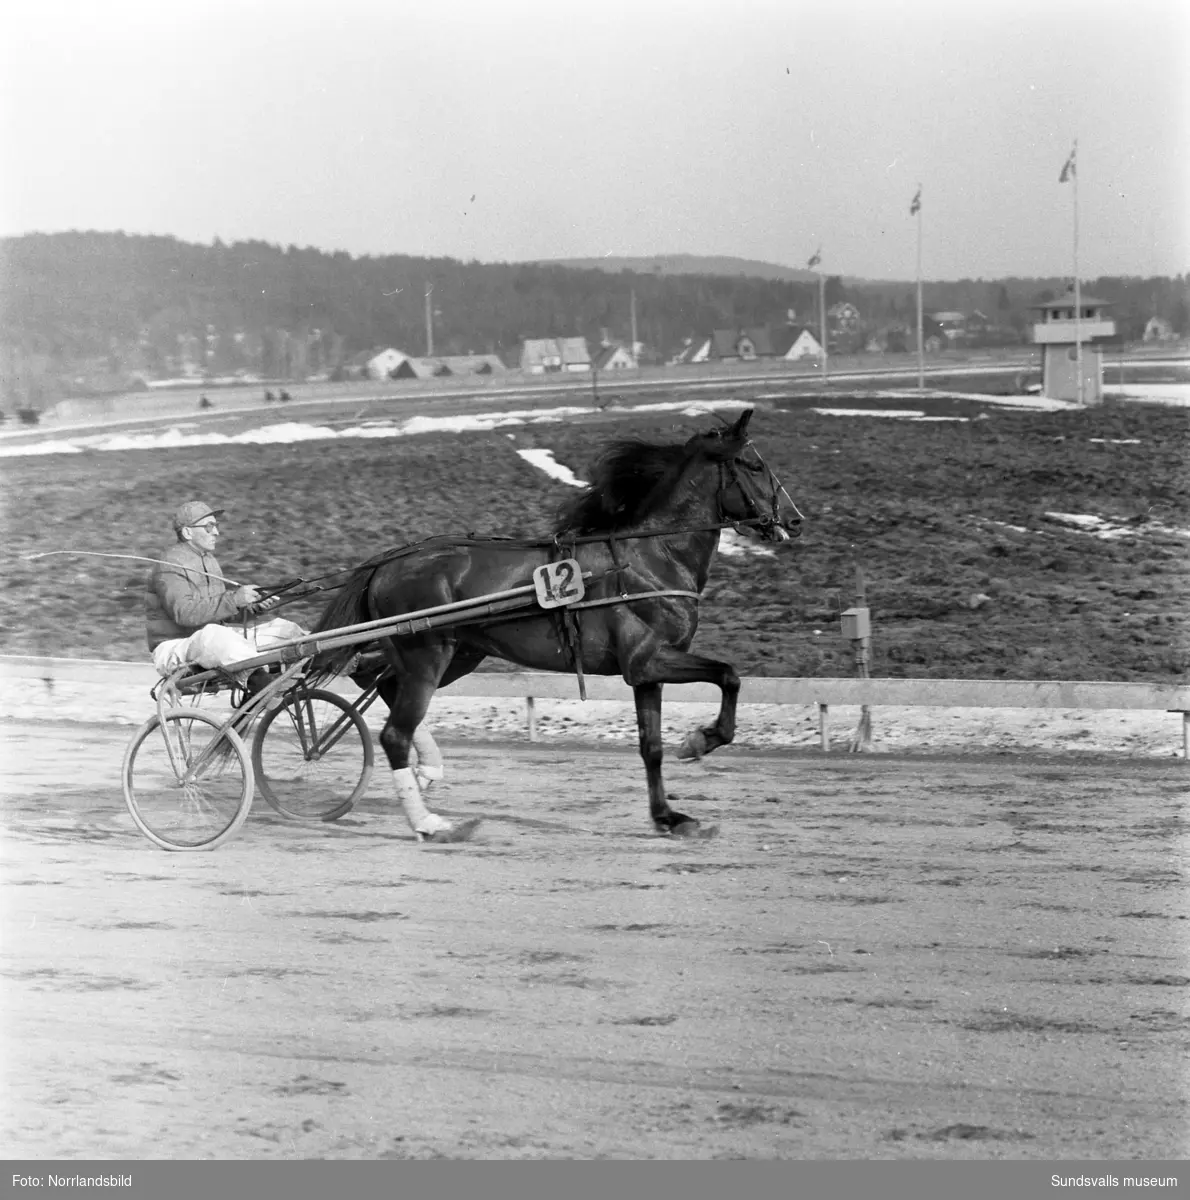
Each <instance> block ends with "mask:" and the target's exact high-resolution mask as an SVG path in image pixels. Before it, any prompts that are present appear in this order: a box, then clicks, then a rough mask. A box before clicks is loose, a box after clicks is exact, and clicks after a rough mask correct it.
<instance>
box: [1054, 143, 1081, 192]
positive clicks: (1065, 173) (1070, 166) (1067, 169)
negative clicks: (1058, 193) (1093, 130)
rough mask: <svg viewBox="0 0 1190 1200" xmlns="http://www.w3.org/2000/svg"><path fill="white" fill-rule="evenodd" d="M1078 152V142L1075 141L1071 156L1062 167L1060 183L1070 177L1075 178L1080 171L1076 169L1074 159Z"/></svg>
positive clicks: (1059, 177)
mask: <svg viewBox="0 0 1190 1200" xmlns="http://www.w3.org/2000/svg"><path fill="white" fill-rule="evenodd" d="M1076 154H1078V142H1075V143H1074V148H1073V149H1072V150H1071V151H1070V157H1069V158H1068V159H1067V160H1066V165H1065V166H1064V167H1063V168H1062V174H1061V175H1059V176H1058V182H1059V183H1065V182H1066V180H1068V179H1073V178H1074V176H1075V175H1076V174H1077V173H1078V172H1077V171H1076V170H1075V164H1074V159H1075V155H1076Z"/></svg>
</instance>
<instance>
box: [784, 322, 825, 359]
mask: <svg viewBox="0 0 1190 1200" xmlns="http://www.w3.org/2000/svg"><path fill="white" fill-rule="evenodd" d="M772 346H773V354H774V355H775V356H776V357H777V358H781V359H784V360H785V361H786V362H799V361H801V360H802V359H812V360H813V361H815V362H817V361H819V360H820V359H821V358H822V344H821V343H820V342H819V340H818V339H817V338H816V337H815V336H814V334H813V333H812V332H811V330H810V329H809V327H808V326H805V325H783V326H781V328H779V329H775V330H774V331H773V334H772Z"/></svg>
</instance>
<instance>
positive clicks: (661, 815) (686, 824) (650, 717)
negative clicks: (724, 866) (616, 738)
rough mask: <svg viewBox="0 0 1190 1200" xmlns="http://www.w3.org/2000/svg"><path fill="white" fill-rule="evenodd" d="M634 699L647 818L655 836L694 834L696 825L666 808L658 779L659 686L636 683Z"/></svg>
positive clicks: (662, 787)
mask: <svg viewBox="0 0 1190 1200" xmlns="http://www.w3.org/2000/svg"><path fill="white" fill-rule="evenodd" d="M632 694H633V696H634V697H635V698H636V731H637V734H638V736H639V738H640V756H641V758H642V759H643V760H644V764H645V778H646V779H647V780H648V785H649V815H650V816H651V817H652V818H653V826H654V828H655V829H656V830H657V832H658V833H674V834H677V835H678V836H679V837H681V836H689V835H691V834H694V833H697V832H698V822H697V821H696V820H694V819H693V818H692V817H688V816H686V814H685V813H680V812H677V811H675V810H674V809H672V808H670V806H669V797H668V796H667V795H666V794H665V784H664V782H663V781H662V778H661V759H662V755H663V754H664V750H663V748H662V745H661V684H659V683H639V684H637V685H636V686H635V687H634V688H633V689H632Z"/></svg>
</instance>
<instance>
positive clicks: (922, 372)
mask: <svg viewBox="0 0 1190 1200" xmlns="http://www.w3.org/2000/svg"><path fill="white" fill-rule="evenodd" d="M917 194H918V197H920V196H921V185H920V184H918V186H917ZM925 387H926V364H925V351H924V349H923V346H922V319H921V202H920V199H919V201H918V205H917V390H918V391H919V392H923V391H925Z"/></svg>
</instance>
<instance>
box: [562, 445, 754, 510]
mask: <svg viewBox="0 0 1190 1200" xmlns="http://www.w3.org/2000/svg"><path fill="white" fill-rule="evenodd" d="M724 432H725V431H722V430H713V431H712V432H710V433H706V434H696V435H695V436H694V437H692V438H690V439H689V440H688V441H687V442H685V443H681V444H678V445H672V444H671V445H656V444H655V443H652V442H646V441H644V440H642V439H640V438H623V439H620V440H618V441H615V442H611V443H610V444H609V445H608V446H607V447H606V448H605V449H604V450H603V452H602V453H601V454H600V455H599V458H598V459H596V461H595V465H594V466H593V467H592V468H591V471H590V475H591V478H590V482H589V483H588V484H587V486H586V487H585V488H584V489H583V490H582V491H581V492H580V493H579V494H578V495H577V496H575V497H574V498H573V499H572V500H568V501H566V502H565V503H564V504H562V505H561V506H560V507H559V509H558V512H557V515H556V517H555V519H554V528H553V532H554V533H574V534H586V533H608V532H611V531H613V530H616V529H624V528H626V527H628V526H630V525H634V524H636V523H637V522H639V521H643V520H644V519H645V518H647V517H648V516H650V515H651V514H652V513H653V512H654V511H655V510H656V509H657V508H659V507H660V506H661V504H662V503H664V501H666V500H668V499H669V497H670V495H671V493H672V491H673V488H674V487H675V486H676V485H677V482H678V480H679V479H680V478H681V475H682V472H683V471H684V470H685V468H686V465H687V464H688V463H689V462H690V461H691V459H693V458H694V457H695V456H696V455H699V454H701V455H703V456H704V457H707V458H711V459H724V458H731V457H734V456H735V455H736V454H737V453H738V452H739V451H740V449H741V445H742V439H736V438H725V437H724Z"/></svg>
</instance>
